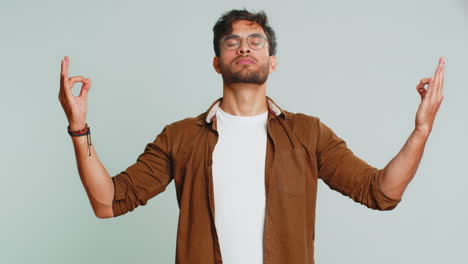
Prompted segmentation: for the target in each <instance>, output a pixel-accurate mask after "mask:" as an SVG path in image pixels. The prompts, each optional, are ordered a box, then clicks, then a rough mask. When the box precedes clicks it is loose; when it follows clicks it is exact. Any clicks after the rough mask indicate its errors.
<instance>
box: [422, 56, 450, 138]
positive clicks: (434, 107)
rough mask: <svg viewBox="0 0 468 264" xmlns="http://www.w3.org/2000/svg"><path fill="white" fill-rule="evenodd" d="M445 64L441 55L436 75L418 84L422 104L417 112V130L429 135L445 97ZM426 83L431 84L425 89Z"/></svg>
mask: <svg viewBox="0 0 468 264" xmlns="http://www.w3.org/2000/svg"><path fill="white" fill-rule="evenodd" d="M444 65H445V58H444V57H441V58H440V59H439V65H438V66H437V69H436V71H435V73H434V76H433V77H432V78H423V79H421V81H420V82H419V84H418V85H416V90H417V91H418V92H419V94H420V95H421V104H420V105H419V108H418V112H417V113H416V131H418V132H421V133H423V134H425V135H427V136H429V133H430V132H431V130H432V126H433V124H434V120H435V117H436V114H437V111H438V110H439V107H440V104H441V103H442V99H444V95H443V94H442V88H443V86H444ZM426 84H429V87H428V88H427V90H426V89H424V86H425V85H426Z"/></svg>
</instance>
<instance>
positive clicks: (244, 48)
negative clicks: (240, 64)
mask: <svg viewBox="0 0 468 264" xmlns="http://www.w3.org/2000/svg"><path fill="white" fill-rule="evenodd" d="M251 52H252V51H251V48H250V46H249V44H247V39H241V40H240V44H239V48H237V54H247V53H251Z"/></svg>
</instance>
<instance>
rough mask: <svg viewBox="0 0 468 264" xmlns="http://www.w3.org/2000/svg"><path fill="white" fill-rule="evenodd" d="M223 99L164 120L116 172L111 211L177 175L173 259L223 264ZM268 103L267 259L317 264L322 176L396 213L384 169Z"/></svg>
mask: <svg viewBox="0 0 468 264" xmlns="http://www.w3.org/2000/svg"><path fill="white" fill-rule="evenodd" d="M221 100H222V97H221V98H218V99H217V100H216V101H215V102H213V103H212V105H211V106H210V107H209V108H208V110H207V111H206V112H204V113H202V114H200V115H198V116H196V117H189V118H185V119H182V120H179V121H176V122H173V123H171V124H169V125H166V126H165V127H164V128H163V129H162V131H161V133H160V134H159V135H157V136H156V138H155V140H154V142H152V143H148V144H147V145H146V147H145V150H144V152H143V153H142V154H141V155H140V156H138V159H137V161H136V163H135V164H133V165H131V166H130V167H128V168H127V169H126V170H125V171H123V172H121V173H120V174H118V175H116V176H114V177H112V181H113V183H114V188H115V196H114V201H113V204H112V208H113V211H114V216H119V215H122V214H125V213H127V212H129V211H132V210H134V209H135V208H136V207H137V206H140V205H146V203H147V201H148V200H149V199H151V198H153V197H154V196H156V195H158V194H159V193H161V192H163V191H164V190H165V189H166V187H167V185H168V184H169V183H170V182H171V181H172V180H174V183H175V188H176V193H177V201H178V204H179V209H180V215H179V223H178V230H177V246H176V261H175V262H176V264H215V263H216V264H219V263H222V252H220V246H219V243H218V237H217V232H216V227H215V224H214V223H215V221H214V217H215V204H214V197H213V180H212V167H211V165H212V154H213V149H214V147H215V145H216V142H217V140H218V132H217V130H216V115H215V113H216V110H217V109H218V106H219V104H220V102H221ZM266 100H267V105H268V110H269V113H268V121H267V135H268V136H267V148H266V164H265V196H266V197H265V199H266V208H265V210H266V211H265V223H264V236H263V247H264V249H263V256H264V258H263V260H264V262H263V263H264V264H284V263H288V264H313V263H314V239H315V204H316V196H317V180H318V179H319V178H320V179H322V180H323V181H324V182H325V183H326V184H327V185H328V186H329V187H330V188H331V189H333V190H336V191H338V192H340V193H341V194H343V195H346V196H349V197H350V198H351V199H353V200H354V201H356V202H358V203H361V204H363V205H365V206H367V207H369V208H371V209H376V210H391V209H393V208H395V207H396V206H397V204H398V203H399V202H400V200H395V199H391V198H389V197H387V196H386V195H385V194H384V193H383V192H382V191H381V190H380V189H379V180H380V178H381V176H382V170H378V169H376V168H374V167H372V166H370V165H369V164H367V163H366V162H365V161H363V160H361V159H360V158H358V157H357V156H355V155H354V154H353V152H352V151H351V150H350V149H349V148H348V147H347V146H346V143H345V141H344V140H343V139H341V138H339V137H338V136H337V135H336V134H335V133H334V132H333V131H332V130H331V129H330V128H329V127H327V126H326V125H325V124H323V123H322V122H321V121H320V119H319V118H317V117H314V116H310V115H306V114H303V113H291V112H288V111H286V110H283V109H281V108H280V107H279V106H278V105H277V104H276V103H275V102H274V101H273V100H272V99H271V98H270V97H268V96H266ZM245 184H246V185H247V184H249V183H248V182H245ZM239 192H240V193H241V192H242V190H239ZM245 217H248V215H246V216H245Z"/></svg>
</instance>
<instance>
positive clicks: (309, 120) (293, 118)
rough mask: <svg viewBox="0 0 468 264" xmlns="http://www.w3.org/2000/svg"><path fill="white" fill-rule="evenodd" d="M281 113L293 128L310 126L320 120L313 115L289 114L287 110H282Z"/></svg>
mask: <svg viewBox="0 0 468 264" xmlns="http://www.w3.org/2000/svg"><path fill="white" fill-rule="evenodd" d="M283 112H284V114H285V116H286V119H287V120H288V121H289V122H290V123H291V125H293V126H302V125H307V126H312V125H314V124H317V123H318V122H319V121H320V118H319V117H318V116H315V115H311V114H305V113H301V112H290V111H288V110H284V109H283Z"/></svg>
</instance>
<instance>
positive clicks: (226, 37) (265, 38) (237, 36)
mask: <svg viewBox="0 0 468 264" xmlns="http://www.w3.org/2000/svg"><path fill="white" fill-rule="evenodd" d="M252 36H254V37H260V38H262V39H263V40H264V42H263V45H262V47H261V48H258V49H257V48H253V47H252V46H250V44H249V42H248V41H247V46H249V47H250V48H251V49H253V50H260V49H263V47H265V43H267V42H268V43H269V41H268V38H267V37H265V36H264V35H262V34H260V33H252V34H250V35H248V36H247V37H244V38H241V37H240V36H239V35H235V34H232V35H227V36H224V37H222V38H221V40H220V41H219V44H221V46H222V47H223V48H225V49H227V50H236V49H238V48H239V47H240V46H241V43H242V41H240V42H239V46H237V47H236V48H233V49H229V48H227V47H226V46H225V45H224V42H225V41H226V40H227V39H228V38H229V37H233V38H237V39H240V40H242V39H245V40H247V39H248V38H249V37H252Z"/></svg>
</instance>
